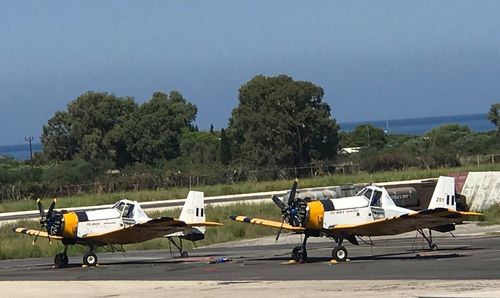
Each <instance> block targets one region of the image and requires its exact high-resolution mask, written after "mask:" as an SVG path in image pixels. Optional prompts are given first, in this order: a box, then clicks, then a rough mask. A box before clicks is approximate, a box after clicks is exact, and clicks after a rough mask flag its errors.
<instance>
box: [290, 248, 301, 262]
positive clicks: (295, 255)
mask: <svg viewBox="0 0 500 298" xmlns="http://www.w3.org/2000/svg"><path fill="white" fill-rule="evenodd" d="M299 250H302V246H296V247H294V248H293V250H292V259H293V260H294V261H295V262H298V261H299V257H298V256H297V252H298V251H299Z"/></svg>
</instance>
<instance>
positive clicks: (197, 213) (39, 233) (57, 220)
mask: <svg viewBox="0 0 500 298" xmlns="http://www.w3.org/2000/svg"><path fill="white" fill-rule="evenodd" d="M55 203H56V201H55V199H54V201H53V202H52V204H51V205H50V207H49V210H48V211H47V213H45V210H44V209H43V207H42V203H41V202H40V200H38V201H37V205H38V210H39V211H40V215H41V220H40V223H41V225H42V226H43V228H45V230H46V231H43V230H35V229H26V228H20V227H15V228H13V230H14V232H17V233H24V234H28V235H32V236H35V237H36V238H38V237H43V238H49V240H51V239H53V240H59V241H61V242H62V243H63V244H64V251H63V252H61V253H58V254H57V255H56V256H55V257H54V264H55V266H56V267H64V266H66V265H68V256H67V254H66V252H67V250H68V246H69V245H74V244H80V245H84V246H87V247H88V248H89V250H88V252H87V253H86V254H85V255H84V256H83V263H84V264H85V265H88V266H95V265H96V264H97V255H96V254H95V251H96V249H97V248H98V247H100V246H107V247H110V248H111V249H112V250H113V251H114V250H115V248H116V247H115V245H123V244H130V243H138V242H142V241H146V240H150V239H154V238H160V237H166V238H167V239H168V240H169V241H170V242H172V243H173V244H174V245H175V246H176V247H177V248H178V249H179V252H180V253H181V256H183V257H186V256H187V253H186V252H185V251H183V250H182V239H186V240H190V241H193V242H194V241H197V240H201V239H204V238H205V227H211V226H221V225H222V224H221V223H217V222H207V221H205V216H206V214H205V204H204V194H203V192H198V191H190V192H189V194H188V197H187V198H186V202H185V203H184V206H183V207H182V210H181V214H180V216H179V219H174V218H172V217H158V218H150V217H149V216H147V215H146V213H145V212H144V210H142V208H141V206H140V205H139V203H137V202H135V201H130V200H120V201H118V202H116V204H115V205H114V206H113V207H111V208H107V209H102V210H93V211H66V210H62V211H57V210H54V207H55ZM36 238H35V240H36ZM173 238H179V239H180V245H178V244H177V243H176V242H175V241H174V240H173ZM34 243H35V241H33V244H34Z"/></svg>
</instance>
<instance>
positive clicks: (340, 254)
mask: <svg viewBox="0 0 500 298" xmlns="http://www.w3.org/2000/svg"><path fill="white" fill-rule="evenodd" d="M296 192H297V179H296V180H295V182H294V184H293V187H292V190H291V192H290V196H289V198H288V202H287V204H285V203H284V202H283V201H281V200H280V199H279V198H278V197H276V196H273V197H272V200H273V201H274V203H275V204H276V205H278V207H280V208H281V210H282V216H283V221H282V222H277V221H271V220H265V219H259V218H252V217H246V216H234V215H232V216H230V217H229V218H231V219H232V220H235V221H241V222H245V223H250V224H257V225H263V226H268V227H273V228H277V229H279V231H278V234H277V235H276V240H278V238H279V235H280V233H281V230H282V229H285V230H288V231H292V232H295V233H303V234H304V235H305V237H304V241H303V243H302V245H301V246H297V247H295V248H294V249H293V250H292V258H293V259H294V260H295V261H297V262H305V261H306V260H307V249H306V243H307V239H308V238H309V237H329V238H332V239H333V240H335V242H336V243H337V245H336V246H335V247H334V249H333V251H332V257H333V259H335V260H336V261H339V262H342V261H345V260H346V259H347V255H348V254H347V249H346V248H345V247H344V246H342V242H343V240H344V239H346V240H348V241H349V242H350V243H352V244H354V245H358V241H357V239H356V236H382V235H396V234H401V233H406V232H410V231H415V230H416V231H418V232H419V233H420V234H421V235H422V236H423V237H424V238H425V240H426V241H427V242H428V244H429V248H430V249H431V250H436V249H437V245H436V244H434V243H433V242H432V231H438V232H451V231H453V230H455V224H457V223H461V222H462V221H463V220H464V218H465V217H466V216H480V215H481V214H480V213H475V212H461V211H457V209H456V198H455V178H453V177H444V176H442V177H439V179H438V182H437V185H436V189H435V190H434V193H433V195H432V198H431V201H430V203H429V206H428V208H427V209H425V210H421V211H413V210H410V209H406V208H402V207H398V206H396V204H394V202H393V200H392V199H391V197H390V196H389V194H388V193H387V191H386V190H385V188H383V187H377V186H368V187H365V188H363V189H362V190H361V191H360V192H359V193H358V194H357V195H356V196H354V197H346V198H338V199H324V200H311V199H310V198H303V199H302V198H296ZM424 229H428V230H429V233H428V236H427V235H426V234H425V233H424Z"/></svg>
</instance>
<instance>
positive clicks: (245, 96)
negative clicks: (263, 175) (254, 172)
mask: <svg viewBox="0 0 500 298" xmlns="http://www.w3.org/2000/svg"><path fill="white" fill-rule="evenodd" d="M323 95H324V94H323V89H322V88H321V87H319V86H316V85H314V84H313V83H310V82H304V81H294V80H293V79H292V78H290V77H288V76H286V75H280V76H277V77H265V76H263V75H259V76H256V77H254V78H253V79H251V80H250V81H249V82H247V83H246V84H244V85H243V86H241V88H240V90H239V97H238V98H239V105H238V107H236V108H235V109H234V110H233V112H232V115H231V118H230V120H229V126H228V132H229V134H230V136H231V140H232V143H233V144H234V146H232V147H233V148H234V149H233V152H232V155H233V156H232V157H233V160H236V161H237V162H239V163H241V164H244V165H247V166H251V167H259V166H293V165H304V164H307V163H309V162H310V161H311V160H319V159H322V160H328V159H333V158H335V156H336V153H337V147H338V138H337V130H338V125H337V123H336V121H335V119H331V118H330V107H329V105H328V104H327V103H325V102H323Z"/></svg>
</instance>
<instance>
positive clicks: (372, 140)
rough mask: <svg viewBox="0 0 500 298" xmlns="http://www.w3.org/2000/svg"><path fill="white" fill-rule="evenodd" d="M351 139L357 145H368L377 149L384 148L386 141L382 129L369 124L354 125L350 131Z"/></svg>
mask: <svg viewBox="0 0 500 298" xmlns="http://www.w3.org/2000/svg"><path fill="white" fill-rule="evenodd" d="M352 140H353V142H354V145H355V146H357V147H361V146H369V147H375V148H377V149H382V148H384V146H385V144H386V143H387V139H386V138H385V134H384V131H383V130H382V129H380V128H377V127H374V126H373V125H371V124H362V125H358V126H356V128H354V130H353V132H352Z"/></svg>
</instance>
